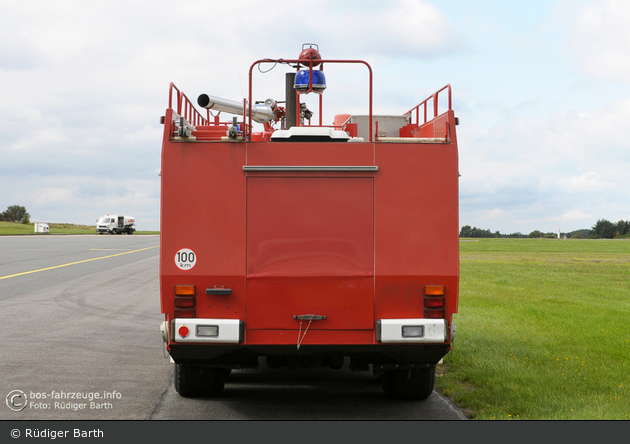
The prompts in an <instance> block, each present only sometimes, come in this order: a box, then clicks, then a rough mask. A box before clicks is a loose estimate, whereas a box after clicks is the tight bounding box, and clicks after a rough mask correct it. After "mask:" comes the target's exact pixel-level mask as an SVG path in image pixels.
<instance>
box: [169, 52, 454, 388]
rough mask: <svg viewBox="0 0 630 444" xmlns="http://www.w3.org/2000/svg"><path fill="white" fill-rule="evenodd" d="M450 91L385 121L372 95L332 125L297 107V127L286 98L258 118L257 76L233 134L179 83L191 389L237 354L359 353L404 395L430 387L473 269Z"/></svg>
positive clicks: (327, 361)
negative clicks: (365, 107)
mask: <svg viewBox="0 0 630 444" xmlns="http://www.w3.org/2000/svg"><path fill="white" fill-rule="evenodd" d="M299 61H301V60H300V59H298V60H297V61H293V62H294V63H295V62H297V63H299ZM334 62H335V61H323V62H322V66H323V64H329V63H334ZM346 62H347V61H343V63H346ZM257 63H259V62H257ZM297 63H296V64H294V65H293V68H295V67H296V66H297V67H299V68H302V70H306V69H308V70H309V71H313V70H314V64H313V63H312V62H307V63H304V62H303V61H302V64H301V65H298V64H297ZM360 63H363V64H365V62H360ZM254 65H256V64H254ZM254 65H252V67H253V66H254ZM365 65H366V66H368V67H369V65H367V64H365ZM315 66H316V65H315ZM370 74H371V70H370ZM250 79H251V70H250ZM311 86H312V85H309V86H308V87H309V88H310V87H311ZM370 88H371V77H370ZM440 92H441V93H442V95H443V96H446V97H447V98H448V109H446V110H445V111H444V112H442V113H438V109H437V105H438V102H439V100H438V93H436V94H434V95H433V96H431V97H429V98H428V99H427V100H426V101H424V102H422V103H421V104H420V105H418V106H417V107H415V108H413V109H412V110H411V111H409V112H407V113H405V114H403V115H401V116H399V118H398V121H403V122H404V123H405V124H404V125H402V126H401V127H400V128H398V129H397V131H396V134H393V135H390V134H387V135H384V134H385V132H383V131H380V132H379V129H378V127H379V119H381V120H382V121H383V122H384V121H385V119H386V117H385V116H383V117H382V118H381V117H379V116H377V115H373V114H372V110H371V106H370V110H369V113H368V115H367V116H366V117H367V118H363V119H359V118H357V119H353V118H352V116H348V115H341V116H337V117H336V118H335V124H334V125H332V126H331V127H323V126H320V125H316V126H309V125H306V124H305V123H306V121H305V120H304V119H302V123H301V124H298V123H299V122H298V119H296V125H294V127H297V128H299V131H297V130H295V131H296V133H295V134H293V135H292V132H291V129H288V126H289V125H288V124H287V122H288V121H292V120H293V119H294V117H293V116H289V117H287V116H285V115H283V114H282V113H283V112H284V110H283V109H280V116H281V117H280V118H279V119H278V114H275V116H276V119H277V120H279V121H280V122H281V123H282V128H281V129H279V130H274V129H273V128H272V124H271V123H265V125H264V130H263V131H261V132H254V131H253V130H252V128H253V124H252V122H251V116H252V114H253V113H252V111H251V108H249V109H248V103H252V100H251V94H252V93H251V81H250V98H249V102H247V101H244V102H243V106H242V114H241V116H240V121H239V122H238V123H237V125H234V127H233V128H232V135H231V136H228V134H229V133H230V123H229V122H223V123H222V122H219V120H218V118H216V117H215V118H214V120H213V118H212V116H210V114H208V117H207V118H205V117H203V116H202V115H201V113H199V112H198V111H197V110H196V108H195V107H194V106H193V105H192V104H191V103H190V101H189V100H188V98H187V97H186V96H185V95H184V94H183V93H181V92H180V91H179V90H177V88H175V87H174V86H173V85H171V91H170V94H171V95H170V100H169V107H168V109H167V110H166V114H165V116H164V118H163V122H164V138H163V146H162V170H161V180H162V195H161V244H160V291H161V308H162V312H163V313H164V315H165V321H164V323H163V325H162V333H163V338H164V340H165V342H166V347H167V350H168V352H169V354H170V356H171V358H172V359H173V360H174V362H175V376H176V377H175V386H176V388H177V390H178V392H179V393H180V394H181V395H183V396H211V395H214V394H217V393H219V392H220V391H221V390H222V389H223V387H224V384H225V378H226V376H227V375H228V374H229V372H230V370H231V369H238V368H248V367H254V368H255V367H257V366H258V364H259V361H260V360H261V359H265V358H266V363H267V365H269V366H270V367H277V366H284V365H287V366H290V367H317V366H320V365H323V366H328V367H332V368H340V367H341V366H342V365H344V362H348V361H349V362H350V367H351V368H352V369H357V370H358V369H368V368H370V366H371V369H372V371H374V373H375V375H376V376H379V377H380V376H382V377H383V388H384V389H385V393H386V394H388V395H390V396H393V397H398V398H403V397H413V398H420V399H422V398H426V397H427V396H429V395H430V393H431V391H432V389H433V380H434V372H435V364H436V363H437V362H438V361H440V359H441V358H442V357H443V356H444V355H445V354H446V353H447V352H448V351H449V350H450V348H451V342H452V339H453V334H454V326H453V323H452V317H453V314H454V313H456V312H457V301H458V285H459V246H458V233H459V220H458V176H459V174H458V152H457V138H456V132H455V126H456V118H455V116H454V113H453V110H452V109H451V106H450V103H451V99H450V94H451V89H450V86H447V87H445V88H443V89H442V90H440ZM296 97H297V100H299V97H300V96H299V95H297V96H296ZM200 102H201V98H200ZM431 102H434V109H433V110H429V112H428V111H427V110H428V108H429V106H428V105H429V104H430V103H431ZM370 104H371V90H370ZM209 106H210V105H209ZM320 109H321V106H320ZM235 113H236V111H235ZM423 113H424V119H422V115H421V114H423ZM427 114H432V116H430V117H428V118H427ZM217 117H218V116H217ZM401 118H402V120H401ZM320 120H321V118H320ZM369 121H372V122H373V125H370V124H369ZM406 122H409V123H406ZM323 128H327V130H323ZM322 131H323V132H322ZM326 131H329V133H330V134H333V136H332V137H327V136H326V135H325V133H326ZM361 131H363V132H364V133H367V132H369V135H368V137H367V140H366V138H361V137H357V134H360V133H361ZM388 131H389V130H388ZM340 134H341V136H346V137H345V138H343V137H342V138H341V139H337V138H336V137H337V136H338V135H340ZM275 135H281V136H282V137H279V138H276V137H274V136H275ZM285 136H286V137H285Z"/></svg>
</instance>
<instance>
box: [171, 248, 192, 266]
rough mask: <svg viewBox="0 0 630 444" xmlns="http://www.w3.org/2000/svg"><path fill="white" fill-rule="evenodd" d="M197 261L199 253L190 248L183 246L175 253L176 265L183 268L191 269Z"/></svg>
mask: <svg viewBox="0 0 630 444" xmlns="http://www.w3.org/2000/svg"><path fill="white" fill-rule="evenodd" d="M196 263H197V255H196V254H195V252H194V251H192V250H191V249H190V248H182V249H181V250H179V251H178V252H177V253H176V254H175V265H177V267H178V268H179V269H181V270H190V269H191V268H192V267H194V266H195V264H196Z"/></svg>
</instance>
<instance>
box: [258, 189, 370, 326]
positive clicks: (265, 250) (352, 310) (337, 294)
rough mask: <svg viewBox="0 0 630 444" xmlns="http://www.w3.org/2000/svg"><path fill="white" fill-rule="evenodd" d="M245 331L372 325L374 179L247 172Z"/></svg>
mask: <svg viewBox="0 0 630 444" xmlns="http://www.w3.org/2000/svg"><path fill="white" fill-rule="evenodd" d="M246 298H247V319H246V325H247V328H248V329H273V330H277V329H298V328H299V324H300V322H299V320H295V319H294V316H300V315H306V314H314V315H319V316H326V319H325V320H322V321H318V322H315V323H313V325H312V326H311V327H310V328H311V329H373V328H374V178H373V177H248V179H247V293H246Z"/></svg>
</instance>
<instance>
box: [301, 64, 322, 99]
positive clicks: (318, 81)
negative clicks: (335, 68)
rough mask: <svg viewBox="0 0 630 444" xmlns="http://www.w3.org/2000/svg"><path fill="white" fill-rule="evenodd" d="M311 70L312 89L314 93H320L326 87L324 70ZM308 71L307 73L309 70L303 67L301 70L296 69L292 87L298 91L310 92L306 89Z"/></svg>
mask: <svg viewBox="0 0 630 444" xmlns="http://www.w3.org/2000/svg"><path fill="white" fill-rule="evenodd" d="M312 72H313V74H312V78H313V81H312V87H313V89H312V91H313V92H314V93H316V94H321V93H322V92H323V91H324V90H325V89H326V76H325V75H324V72H323V71H320V70H313V71H312ZM308 73H309V70H307V69H303V70H300V71H298V72H297V73H296V74H295V82H294V83H293V87H294V88H295V89H296V90H297V91H298V92H299V93H303V92H306V93H307V94H308V93H309V92H310V91H308V84H309V75H308Z"/></svg>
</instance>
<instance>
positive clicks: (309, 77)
mask: <svg viewBox="0 0 630 444" xmlns="http://www.w3.org/2000/svg"><path fill="white" fill-rule="evenodd" d="M307 45H308V48H305V47H306V46H307ZM321 59H322V56H321V55H320V53H319V47H318V46H317V45H315V44H313V43H305V44H303V45H302V52H301V53H300V57H299V60H300V61H301V62H300V63H301V64H302V65H304V66H308V69H302V70H300V71H298V72H297V73H296V74H295V82H294V83H293V88H295V90H296V91H297V92H298V93H299V94H308V93H309V92H314V93H315V94H321V93H323V92H324V90H325V89H326V76H325V75H324V71H322V70H314V69H313V67H314V66H318V65H319V64H320V60H321Z"/></svg>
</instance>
